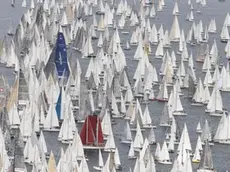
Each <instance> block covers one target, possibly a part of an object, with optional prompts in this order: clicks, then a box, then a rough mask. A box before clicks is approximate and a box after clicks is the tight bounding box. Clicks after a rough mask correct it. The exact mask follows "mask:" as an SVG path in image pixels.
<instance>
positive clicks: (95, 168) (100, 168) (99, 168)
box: [93, 166, 102, 171]
mask: <svg viewBox="0 0 230 172" xmlns="http://www.w3.org/2000/svg"><path fill="white" fill-rule="evenodd" d="M93 169H94V170H97V171H101V170H102V167H96V166H93Z"/></svg>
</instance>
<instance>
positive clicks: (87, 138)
mask: <svg viewBox="0 0 230 172" xmlns="http://www.w3.org/2000/svg"><path fill="white" fill-rule="evenodd" d="M80 137H81V141H82V144H83V145H93V144H94V132H93V128H92V125H91V122H90V119H89V117H87V118H86V119H85V123H84V125H83V127H82V130H81V134H80Z"/></svg>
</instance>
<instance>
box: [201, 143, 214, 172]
mask: <svg viewBox="0 0 230 172" xmlns="http://www.w3.org/2000/svg"><path fill="white" fill-rule="evenodd" d="M197 172H217V171H216V169H214V166H213V161H212V153H211V148H210V146H209V144H208V140H206V141H205V146H204V152H203V154H202V157H201V161H200V164H199V167H198V169H197Z"/></svg>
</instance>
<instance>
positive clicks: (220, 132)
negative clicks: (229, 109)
mask: <svg viewBox="0 0 230 172" xmlns="http://www.w3.org/2000/svg"><path fill="white" fill-rule="evenodd" d="M229 125H230V115H229V114H227V113H225V114H224V115H223V116H222V117H221V120H220V123H219V125H218V128H217V130H216V134H215V136H214V139H213V140H214V142H219V143H223V144H230V132H229Z"/></svg>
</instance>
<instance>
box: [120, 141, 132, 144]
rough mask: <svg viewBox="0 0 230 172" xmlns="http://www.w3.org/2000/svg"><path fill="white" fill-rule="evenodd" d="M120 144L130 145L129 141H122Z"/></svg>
mask: <svg viewBox="0 0 230 172" xmlns="http://www.w3.org/2000/svg"><path fill="white" fill-rule="evenodd" d="M121 143H123V144H130V143H131V141H129V140H122V141H121Z"/></svg>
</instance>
